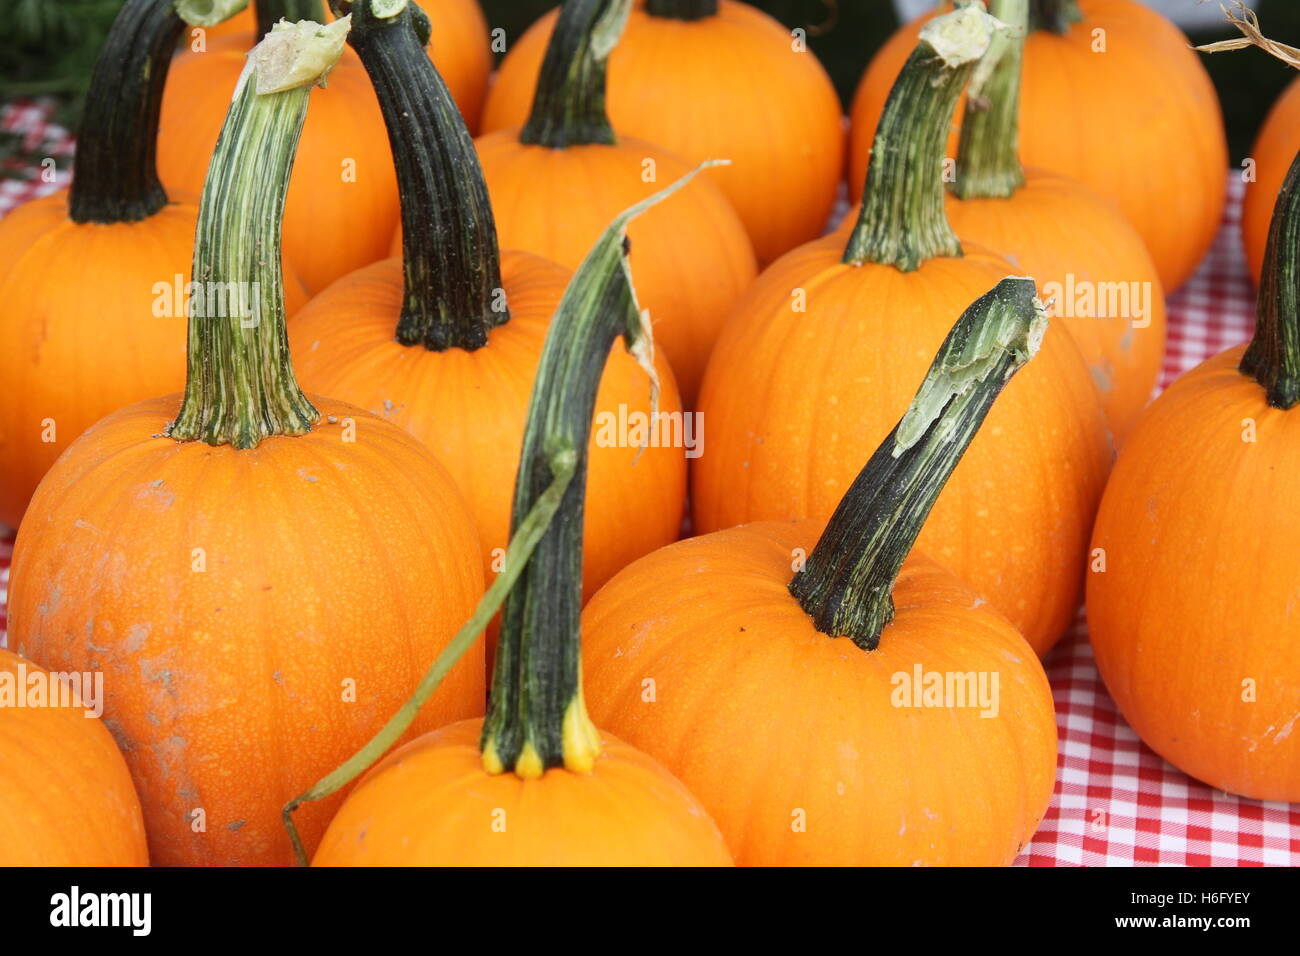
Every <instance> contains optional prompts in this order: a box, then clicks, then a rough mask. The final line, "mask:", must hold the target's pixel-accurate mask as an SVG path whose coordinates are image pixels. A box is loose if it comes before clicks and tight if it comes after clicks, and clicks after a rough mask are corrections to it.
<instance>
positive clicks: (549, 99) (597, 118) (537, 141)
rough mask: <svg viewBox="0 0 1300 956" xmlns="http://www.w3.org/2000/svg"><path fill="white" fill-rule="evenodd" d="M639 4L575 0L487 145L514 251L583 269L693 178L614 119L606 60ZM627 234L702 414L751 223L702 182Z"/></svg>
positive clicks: (750, 271)
mask: <svg viewBox="0 0 1300 956" xmlns="http://www.w3.org/2000/svg"><path fill="white" fill-rule="evenodd" d="M631 6H632V0H605V2H596V0H569V2H568V3H566V4H565V5H564V7H563V10H562V15H561V16H560V20H559V27H558V29H557V30H556V31H554V32H553V33H552V35H551V43H550V45H549V47H548V50H547V54H546V60H545V62H544V63H543V65H542V69H541V77H540V80H539V85H538V87H537V94H536V98H535V101H534V103H533V110H532V113H531V115H530V116H529V118H528V122H527V124H526V125H524V127H523V129H522V130H521V129H508V130H498V131H497V132H494V133H489V134H487V135H485V136H483V137H482V138H480V139H479V141H478V144H477V146H478V154H479V161H480V162H481V163H482V166H483V175H484V178H485V179H486V180H487V186H488V192H489V194H490V195H491V197H492V209H493V213H494V215H495V219H496V224H497V230H498V231H499V233H500V235H501V242H502V245H504V246H505V247H506V248H509V249H523V250H526V251H528V252H535V253H537V254H538V255H540V256H544V257H546V258H547V259H552V260H554V261H555V262H558V263H560V265H563V266H566V267H568V268H576V267H577V266H578V264H579V263H581V262H582V260H583V258H584V257H585V256H586V254H587V251H588V250H589V249H590V248H591V244H592V242H593V241H594V240H595V238H596V237H597V236H599V235H600V234H601V232H602V231H603V230H604V228H605V226H606V224H607V223H608V222H609V221H610V219H612V218H613V217H614V216H615V215H617V214H618V212H619V211H621V210H623V209H626V208H627V207H628V206H630V205H632V204H633V203H635V202H638V201H640V200H641V199H644V198H645V197H646V196H648V195H650V194H651V193H652V192H654V190H655V188H656V186H655V184H656V183H659V182H673V181H676V180H678V179H680V178H681V177H682V176H684V175H685V174H686V172H687V171H688V169H689V167H688V166H687V164H686V163H685V162H684V161H683V160H681V159H678V158H677V157H676V156H675V155H673V154H672V153H670V152H668V151H666V150H664V149H662V148H660V147H658V146H655V145H652V144H651V143H648V142H644V141H642V140H639V139H631V138H625V137H616V136H615V131H614V129H613V128H611V126H610V123H609V119H608V118H607V116H606V115H605V97H604V86H605V70H604V67H605V56H607V55H608V52H609V50H610V49H611V48H612V47H613V46H614V44H615V43H616V42H617V39H618V35H619V32H620V30H621V29H622V27H623V24H624V22H625V21H626V19H627V16H628V12H629V10H630V9H631ZM719 181H721V180H719ZM628 237H629V239H630V241H631V243H632V257H631V261H632V268H633V269H635V270H636V275H637V294H638V296H639V297H640V300H641V302H642V303H643V304H644V305H645V306H646V307H647V308H648V309H649V310H650V317H651V320H652V321H653V322H654V324H655V343H656V345H658V346H659V347H660V348H661V349H662V350H663V352H664V353H665V354H666V355H667V357H668V362H669V364H670V365H672V368H673V373H674V376H675V378H676V379H677V384H678V386H679V387H680V389H681V392H682V399H683V401H684V403H685V404H686V406H687V407H688V408H689V407H693V406H694V403H695V397H696V393H697V392H698V390H699V385H700V379H701V378H702V377H703V376H704V366H705V364H706V363H707V361H708V358H709V352H710V351H711V350H712V348H713V341H714V339H715V338H717V334H718V330H719V329H720V328H721V327H722V323H723V320H724V319H725V318H726V316H727V313H728V312H729V311H730V310H731V307H732V306H733V305H735V303H736V300H737V299H738V298H739V297H740V296H741V295H742V294H743V293H744V291H745V289H746V288H748V286H749V284H750V283H751V282H753V281H754V276H755V274H756V273H757V265H756V264H755V261H754V252H753V249H752V247H751V246H750V243H749V238H748V237H747V236H746V234H745V226H744V224H743V223H742V222H741V221H740V217H739V216H737V215H736V212H735V210H734V209H733V208H732V206H731V204H730V203H729V202H728V201H727V198H726V196H724V195H723V193H722V190H720V189H719V188H718V187H717V186H716V185H714V183H713V182H711V181H710V180H709V178H707V177H703V176H701V177H698V178H696V180H695V181H694V182H692V183H691V184H690V185H689V186H688V187H686V188H685V189H683V190H682V191H681V193H680V194H678V195H676V196H674V197H673V198H672V199H670V200H669V201H668V202H665V203H664V204H663V205H662V206H659V207H657V208H655V209H653V210H651V211H650V212H649V213H647V214H646V215H645V216H642V217H641V218H639V219H638V220H637V221H636V222H635V223H633V224H632V226H631V228H630V229H629V230H628Z"/></svg>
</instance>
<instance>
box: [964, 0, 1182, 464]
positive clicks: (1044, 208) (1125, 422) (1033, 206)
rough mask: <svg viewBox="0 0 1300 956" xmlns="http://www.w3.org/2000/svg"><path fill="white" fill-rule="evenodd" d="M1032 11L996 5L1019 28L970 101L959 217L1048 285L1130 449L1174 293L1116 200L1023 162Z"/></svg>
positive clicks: (1024, 1)
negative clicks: (1023, 88) (1022, 99)
mask: <svg viewBox="0 0 1300 956" xmlns="http://www.w3.org/2000/svg"><path fill="white" fill-rule="evenodd" d="M1028 6H1029V4H1028V0H994V2H993V3H991V4H990V6H989V12H990V13H992V14H993V15H994V16H995V17H997V18H998V19H999V20H1001V21H1002V22H1003V23H1007V24H1010V25H1012V26H1015V27H1017V28H1019V32H1018V33H1016V34H1014V35H1011V36H1008V37H1007V39H1006V40H1005V41H1003V43H1000V44H999V46H1000V47H1004V49H999V50H996V51H990V53H989V56H990V57H992V56H994V55H995V53H999V54H1000V57H999V58H998V60H997V63H996V65H995V66H994V67H993V70H992V72H991V74H990V76H989V77H988V78H987V79H986V81H985V82H984V84H983V87H982V89H981V90H980V95H979V96H978V97H972V98H968V99H967V101H966V109H965V117H964V120H963V122H962V135H961V140H960V143H959V145H958V149H957V164H956V178H955V181H954V182H953V183H951V184H950V190H949V196H948V207H947V212H948V221H949V222H950V223H951V224H952V227H953V230H954V231H955V232H956V233H957V235H958V236H960V237H961V238H962V240H963V241H968V242H971V243H974V244H976V245H980V246H983V247H985V248H987V249H994V250H996V251H997V252H999V253H1000V254H1002V255H1003V256H1005V257H1006V259H1007V260H1008V261H1009V262H1013V263H1015V265H1016V267H1017V268H1018V269H1020V270H1022V271H1023V272H1024V273H1025V274H1026V275H1031V276H1034V277H1035V278H1036V279H1037V280H1038V283H1039V290H1040V293H1039V294H1040V296H1041V297H1042V298H1043V300H1044V301H1047V302H1049V306H1048V309H1049V312H1050V314H1051V315H1052V317H1053V318H1059V319H1060V324H1061V325H1062V326H1064V327H1065V328H1066V329H1068V330H1069V332H1070V337H1071V338H1073V339H1074V342H1075V344H1076V345H1078V346H1079V351H1080V352H1081V353H1082V354H1083V358H1084V361H1085V362H1087V365H1088V370H1089V372H1091V373H1092V379H1093V381H1094V382H1095V383H1096V385H1097V388H1098V391H1099V392H1100V393H1101V400H1102V409H1103V411H1104V412H1105V414H1106V421H1107V424H1108V425H1109V426H1110V430H1111V434H1112V435H1113V437H1114V438H1115V441H1116V443H1119V442H1122V441H1123V439H1124V436H1125V435H1126V434H1127V433H1128V430H1129V428H1130V427H1132V425H1133V422H1134V421H1135V420H1136V418H1137V416H1138V414H1139V413H1140V412H1141V410H1142V409H1143V408H1144V407H1145V406H1146V404H1147V401H1148V399H1150V397H1151V393H1152V390H1153V389H1154V388H1155V385H1156V379H1157V378H1158V377H1159V375H1160V368H1161V364H1162V362H1163V360H1164V349H1165V303H1164V293H1163V291H1162V290H1161V287H1160V277H1159V276H1158V275H1157V273H1156V268H1155V264H1154V263H1153V262H1152V261H1151V256H1150V254H1149V253H1148V252H1147V250H1146V247H1145V246H1144V245H1143V244H1142V238H1141V237H1140V236H1139V235H1138V234H1137V233H1136V232H1135V231H1134V229H1133V227H1132V226H1131V225H1130V224H1129V223H1128V221H1127V220H1125V219H1124V217H1123V215H1121V214H1120V213H1119V211H1118V210H1116V209H1115V208H1114V206H1113V205H1112V204H1110V203H1108V202H1106V201H1105V200H1103V199H1101V198H1100V197H1098V196H1097V195H1096V194H1095V193H1093V192H1092V191H1091V190H1090V189H1088V188H1087V187H1086V186H1083V185H1081V184H1079V183H1076V182H1073V181H1072V180H1069V179H1066V178H1065V177H1062V176H1059V175H1057V174H1055V173H1050V172H1046V171H1044V170H1039V169H1028V170H1026V169H1023V168H1022V167H1021V165H1020V160H1019V157H1018V155H1017V149H1016V143H1017V126H1016V117H1017V113H1018V100H1019V92H1020V63H1021V54H1022V50H1023V46H1024V28H1025V23H1026V13H1027V10H1028Z"/></svg>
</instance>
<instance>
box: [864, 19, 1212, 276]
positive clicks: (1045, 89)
mask: <svg viewBox="0 0 1300 956" xmlns="http://www.w3.org/2000/svg"><path fill="white" fill-rule="evenodd" d="M1030 11H1031V20H1030V23H1031V26H1032V27H1033V28H1034V29H1033V31H1032V32H1031V33H1030V35H1029V37H1028V39H1027V42H1026V44H1025V54H1024V82H1023V95H1022V96H1021V100H1020V156H1021V158H1022V159H1023V160H1024V162H1025V164H1026V165H1027V166H1031V167H1034V168H1038V169H1046V170H1051V171H1052V172H1056V173H1060V174H1062V175H1065V176H1068V177H1069V178H1071V179H1074V180H1078V181H1079V182H1082V183H1084V184H1085V185H1088V186H1090V187H1092V188H1093V189H1094V190H1096V191H1097V192H1098V193H1100V194H1101V195H1102V196H1105V197H1108V198H1110V199H1113V200H1114V201H1115V202H1116V203H1118V205H1119V208H1120V209H1121V210H1122V211H1123V212H1124V214H1125V215H1126V216H1127V217H1128V219H1129V221H1130V222H1131V223H1132V224H1133V226H1134V227H1135V228H1136V229H1137V231H1138V234H1139V235H1141V236H1142V239H1143V241H1145V243H1146V245H1147V249H1148V250H1149V251H1150V253H1151V258H1152V259H1153V260H1154V262H1155V264H1156V268H1157V269H1158V270H1159V272H1160V280H1161V283H1162V284H1163V286H1164V288H1165V289H1166V290H1167V291H1173V290H1175V289H1177V288H1178V287H1179V286H1181V285H1182V284H1183V282H1184V281H1185V280H1186V279H1187V277H1188V276H1190V275H1191V274H1192V272H1194V271H1195V269H1196V266H1197V265H1198V264H1199V263H1200V261H1201V258H1202V257H1203V256H1204V255H1205V252H1206V250H1208V249H1209V247H1210V244H1211V242H1213V241H1214V235H1215V233H1216V232H1217V230H1218V227H1219V222H1220V219H1221V217H1222V214H1223V202H1224V191H1223V188H1222V182H1223V171H1224V169H1225V168H1226V167H1227V165H1228V153H1227V144H1226V141H1225V138H1224V132H1223V118H1222V116H1221V114H1220V111H1219V101H1218V97H1217V95H1216V94H1215V92H1214V86H1213V85H1212V84H1211V82H1210V78H1209V75H1208V74H1207V73H1206V71H1205V68H1204V66H1202V65H1201V63H1200V62H1199V60H1198V57H1197V55H1196V54H1195V53H1194V52H1192V51H1191V50H1190V49H1189V48H1188V43H1187V38H1186V37H1185V36H1184V35H1183V34H1182V32H1181V31H1179V29H1178V28H1177V27H1175V26H1174V25H1173V24H1172V23H1170V22H1169V21H1168V20H1166V19H1165V18H1164V17H1163V16H1161V15H1160V14H1159V13H1157V12H1156V11H1154V10H1151V9H1149V8H1147V7H1145V6H1143V5H1142V4H1141V3H1138V2H1135V0H1031V5H1030ZM928 19H929V17H928V16H926V17H922V18H920V19H919V20H916V21H914V22H912V23H910V24H907V25H906V26H904V27H903V28H902V29H900V30H899V31H898V33H896V34H895V35H894V36H893V37H891V38H890V40H889V41H888V42H887V43H886V44H885V45H884V46H883V47H882V48H881V49H880V50H879V51H878V52H877V53H876V56H875V58H874V59H873V60H872V61H871V65H870V66H869V67H868V69H867V72H866V74H865V75H864V76H863V78H862V81H861V83H860V84H859V86H858V91H857V94H856V96H855V97H854V101H853V109H852V132H851V136H850V150H849V154H850V155H849V186H850V188H851V189H852V190H854V195H855V196H856V195H857V190H859V189H860V188H861V184H862V181H863V175H864V174H865V172H866V170H867V163H868V156H869V154H870V151H871V142H872V136H873V134H874V131H875V127H876V121H877V119H878V117H879V116H880V112H881V108H882V107H883V105H884V103H885V100H886V98H887V96H888V95H889V90H890V86H891V85H892V83H893V82H894V77H895V76H896V75H897V74H898V70H899V67H901V66H902V64H903V61H904V60H905V59H906V58H907V56H908V53H909V52H910V51H911V49H912V47H913V46H914V45H915V43H916V36H917V31H918V30H919V29H920V27H921V25H922V24H923V23H925V22H926V21H927V20H928ZM956 146H957V131H956V130H954V131H953V134H952V138H951V139H950V141H949V148H948V152H947V153H946V155H948V156H953V155H955V154H956V152H955V151H956ZM1135 156H1140V157H1142V159H1141V161H1140V162H1134V160H1133V157H1135Z"/></svg>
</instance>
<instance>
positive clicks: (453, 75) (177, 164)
mask: <svg viewBox="0 0 1300 956" xmlns="http://www.w3.org/2000/svg"><path fill="white" fill-rule="evenodd" d="M425 6H426V7H428V9H429V14H430V18H429V21H427V22H426V24H425V26H426V32H428V29H427V28H428V26H429V24H430V23H431V24H432V25H433V27H432V29H433V32H432V34H431V35H432V38H433V39H432V46H431V47H430V49H431V53H430V55H431V56H434V57H435V58H436V59H437V60H438V64H439V68H440V69H441V68H443V67H445V68H446V69H447V71H448V77H449V79H448V82H449V83H450V84H452V89H453V92H454V94H455V95H456V97H457V101H458V102H459V103H461V104H462V108H463V109H465V110H467V111H468V112H467V113H466V115H467V116H469V117H470V118H471V122H475V121H476V120H477V115H478V111H479V110H480V109H481V108H482V100H483V97H484V96H485V95H486V90H487V77H488V72H489V69H490V66H491V54H490V51H489V50H488V40H487V27H486V24H485V23H484V21H483V17H482V12H481V11H480V10H479V9H478V5H477V3H475V2H473V0H432V2H426V3H425ZM321 7H322V4H321V0H259V3H258V13H259V15H260V17H261V18H262V20H263V21H264V22H266V23H274V22H276V21H277V20H279V19H280V17H281V16H282V15H284V16H287V17H288V18H289V19H290V20H298V19H315V20H321V19H322V9H321ZM255 39H256V37H255V36H254V33H253V31H252V30H250V31H248V32H244V33H240V34H237V35H231V36H228V37H224V38H222V39H216V40H213V39H209V40H208V42H206V44H205V46H204V48H203V49H202V50H197V51H196V50H194V49H189V50H186V51H183V52H181V53H180V54H179V55H178V56H177V57H176V61H175V62H174V63H173V64H172V80H171V82H170V83H169V84H168V86H167V92H166V94H165V95H164V97H163V107H162V135H161V136H160V137H159V141H158V169H159V172H160V174H161V176H162V180H163V183H164V184H166V185H167V187H168V188H169V189H174V190H177V191H180V192H188V193H193V194H195V195H197V194H198V192H199V191H200V190H201V189H202V187H203V177H204V175H205V172H206V170H207V168H208V162H209V160H210V159H211V157H212V151H213V148H214V146H215V145H216V142H217V133H218V132H220V130H221V123H222V119H223V118H224V117H225V115H226V107H227V105H228V104H229V102H230V92H231V90H233V89H234V87H235V83H236V81H237V79H238V78H239V74H240V71H241V70H243V68H244V57H245V54H246V53H247V51H248V49H249V47H251V46H252V44H253V42H254V40H255ZM434 50H436V51H437V52H436V53H434V52H432V51H434ZM312 99H313V101H314V102H313V103H312V109H311V115H310V116H309V117H308V120H307V125H306V127H304V129H303V134H302V141H301V143H300V144H299V147H298V161H297V162H296V163H295V165H294V177H293V182H292V184H291V186H290V189H289V200H288V205H287V207H286V209H285V215H284V247H285V255H286V257H287V258H288V260H289V262H290V263H292V264H293V266H294V267H295V268H296V269H297V270H298V272H299V274H300V275H301V277H302V280H303V282H304V283H305V284H306V287H307V290H308V291H309V292H311V293H312V294H315V293H317V292H319V291H320V290H321V289H323V288H325V286H327V285H329V284H330V283H331V282H333V281H334V280H335V279H337V278H339V277H340V276H342V275H345V274H346V273H348V272H351V271H353V270H354V269H357V268H360V267H361V266H364V265H367V264H368V263H371V262H374V261H376V260H378V259H382V258H384V256H385V255H387V250H388V244H389V240H390V238H391V236H392V234H393V229H394V228H395V227H396V224H397V220H398V207H397V202H398V200H397V182H396V180H395V179H394V177H393V158H392V154H391V153H390V151H389V148H388V138H387V136H386V135H385V133H384V119H383V116H382V115H381V113H380V111H379V109H378V105H377V104H376V103H375V95H374V91H373V90H372V88H371V85H370V80H369V77H367V76H366V72H365V70H364V68H363V67H362V66H361V61H360V60H359V59H357V56H356V54H355V53H353V52H352V51H351V50H350V49H349V50H347V51H345V52H344V54H343V57H342V58H341V59H340V61H339V64H338V66H337V67H336V68H335V69H334V71H333V72H332V73H331V74H330V77H329V86H328V89H323V90H318V91H316V92H315V93H313V95H312ZM293 311H296V310H295V309H291V310H290V312H291V314H292V312H293Z"/></svg>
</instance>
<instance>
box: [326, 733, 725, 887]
mask: <svg viewBox="0 0 1300 956" xmlns="http://www.w3.org/2000/svg"><path fill="white" fill-rule="evenodd" d="M482 729H483V722H482V721H481V720H466V721H461V722H460V723H456V724H452V725H451V726H449V727H444V728H443V729H441V730H439V731H436V732H435V733H432V734H429V735H427V736H424V737H421V738H420V739H419V740H414V741H412V742H411V743H409V744H407V745H406V746H405V747H402V748H401V749H400V750H398V751H396V752H394V753H393V754H391V755H390V756H389V757H388V758H387V759H386V760H384V761H383V763H381V764H379V765H378V766H376V767H375V768H374V769H373V770H372V771H371V772H370V773H369V774H368V775H367V776H366V777H365V779H363V780H362V781H361V783H360V784H358V785H357V787H356V789H355V790H354V791H353V792H352V795H351V796H350V797H349V798H348V800H347V802H346V803H345V804H344V805H343V808H342V809H341V810H340V811H339V813H338V815H337V816H336V817H335V818H334V821H333V822H332V823H331V824H330V827H329V830H328V832H327V833H326V834H325V838H324V839H323V840H322V841H321V845H320V849H319V850H318V851H317V852H316V856H315V858H314V859H313V860H312V865H313V866H731V865H732V862H731V856H730V854H728V852H727V848H726V845H725V844H724V843H723V841H722V836H721V835H720V834H719V833H718V828H717V827H716V826H715V825H714V823H713V821H712V820H711V819H709V816H708V814H707V813H705V812H704V810H703V809H702V808H701V807H700V805H699V802H698V801H696V799H695V798H694V797H692V796H691V794H690V793H688V792H687V790H686V788H685V787H683V786H682V784H681V783H680V782H679V781H678V780H676V779H675V778H674V777H673V776H672V774H670V773H669V772H668V771H666V770H665V769H664V768H663V767H662V766H660V765H659V763H657V762H656V761H655V760H653V759H651V758H650V757H647V756H646V755H645V754H643V753H641V752H640V751H638V750H634V749H633V748H632V747H629V746H628V745H627V744H625V743H623V742H622V741H619V740H617V739H615V738H614V737H611V736H610V735H609V734H602V735H601V741H602V743H603V744H604V748H605V749H604V753H603V754H601V756H600V758H599V759H598V760H597V761H596V769H595V771H594V772H593V773H591V774H590V775H580V774H574V773H570V772H568V771H566V770H559V769H552V770H549V771H547V773H546V774H545V776H543V777H541V778H539V779H535V780H522V779H520V778H519V777H517V776H516V775H515V774H513V773H504V774H496V775H489V774H487V773H485V772H484V770H483V764H482V758H481V757H480V755H479V749H478V743H479V735H480V734H481V732H482Z"/></svg>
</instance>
